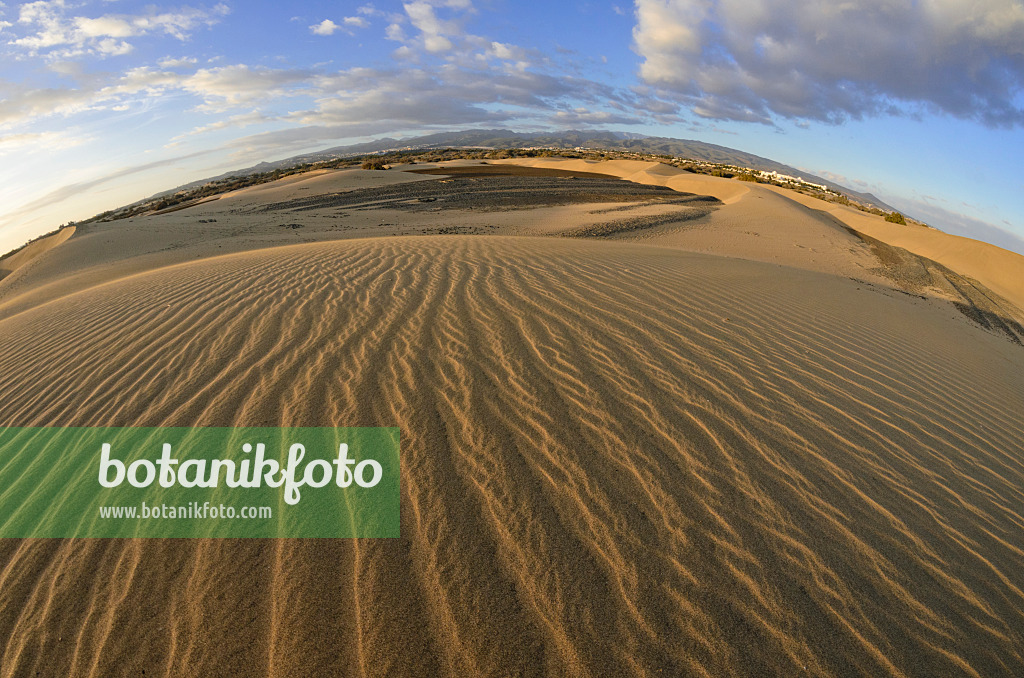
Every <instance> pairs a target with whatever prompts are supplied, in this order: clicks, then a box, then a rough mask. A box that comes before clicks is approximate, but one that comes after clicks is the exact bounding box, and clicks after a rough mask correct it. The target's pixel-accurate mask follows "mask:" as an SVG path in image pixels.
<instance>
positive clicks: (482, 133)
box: [154, 129, 897, 212]
mask: <svg viewBox="0 0 1024 678" xmlns="http://www.w3.org/2000/svg"><path fill="white" fill-rule="evenodd" d="M436 148H565V149H573V148H586V149H593V150H607V151H628V152H634V153H646V154H651V155H670V156H673V157H679V158H688V159H691V160H703V161H706V162H714V163H720V164H725V165H737V166H739V167H749V168H751V169H757V170H764V171H767V172H778V173H779V174H787V175H790V176H798V177H802V178H803V179H805V180H807V181H809V182H812V183H816V184H822V185H825V186H828V187H829V188H832V189H834V190H836V191H839V192H840V193H844V194H846V195H847V196H849V197H851V198H854V199H855V200H857V201H859V202H862V203H866V204H868V205H873V206H875V207H879V208H881V209H884V210H886V211H889V212H894V211H897V210H896V209H895V208H894V207H891V206H890V205H887V204H885V203H884V202H882V201H881V200H879V199H878V198H876V197H875V196H873V195H871V194H870V193H860V192H858V191H854V190H853V189H851V188H848V187H846V186H842V185H840V184H837V183H835V182H833V181H829V180H827V179H823V178H822V177H818V176H815V175H813V174H808V173H807V172H802V171H800V170H798V169H796V168H794V167H790V166H789V165H784V164H782V163H780V162H775V161H774V160H770V159H768V158H762V157H761V156H759V155H754V154H752V153H746V152H744V151H738V150H736V149H735V148H728V147H726V146H718V145H717V144H709V143H706V142H703V141H696V140H693V139H672V138H669V137H650V136H645V135H643V134H631V133H627V132H609V131H603V130H593V131H580V130H566V131H562V132H513V131H512V130H507V129H490V130H463V131H459V132H439V133H437V134H428V135H425V136H419V137H411V138H408V139H393V138H390V137H385V138H383V139H376V140H374V141H368V142H365V143H361V144H352V145H349V146H336V147H334V148H328V149H325V150H323V151H317V152H314V153H303V154H301V155H295V156H292V157H290V158H286V159H284V160H279V161H277V162H270V163H268V162H261V163H260V164H258V165H254V166H252V167H247V168H245V169H240V170H236V171H233V172H227V173H225V174H222V175H220V176H217V177H210V178H209V179H204V180H203V181H197V182H193V183H191V184H187V185H185V186H179V187H178V188H177V189H175V191H178V190H183V189H190V188H195V187H198V186H201V185H202V184H204V183H207V182H209V181H214V180H219V179H226V178H229V177H234V176H245V175H247V174H254V173H257V172H269V171H272V170H275V169H283V168H286V167H294V166H295V165H300V164H303V163H314V162H323V161H325V160H336V159H339V158H345V157H349V156H356V155H366V154H369V153H384V152H389V151H404V150H419V149H424V150H428V149H436ZM170 192H172V191H168V193H170ZM154 197H158V196H154Z"/></svg>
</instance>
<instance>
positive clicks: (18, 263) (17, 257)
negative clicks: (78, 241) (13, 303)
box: [0, 226, 75, 280]
mask: <svg viewBox="0 0 1024 678" xmlns="http://www.w3.org/2000/svg"><path fill="white" fill-rule="evenodd" d="M74 234H75V227H74V226H65V227H64V228H62V229H60V230H59V231H57V232H56V233H54V234H52V235H48V236H45V237H42V238H39V239H37V240H34V241H33V242H30V243H29V244H28V245H26V246H25V247H22V248H21V249H18V250H15V251H14V252H11V253H10V254H6V255H4V256H3V257H2V258H0V280H3V279H4V278H6V277H7V276H9V275H10V274H11V273H14V272H15V271H17V270H18V269H19V268H21V267H23V266H25V265H26V264H28V263H30V262H31V261H32V260H33V259H36V258H37V257H39V256H40V255H42V254H45V253H47V252H49V251H50V250H51V249H53V248H54V247H56V246H57V245H60V244H61V243H63V242H65V241H66V240H67V239H68V238H70V237H71V236H73V235H74Z"/></svg>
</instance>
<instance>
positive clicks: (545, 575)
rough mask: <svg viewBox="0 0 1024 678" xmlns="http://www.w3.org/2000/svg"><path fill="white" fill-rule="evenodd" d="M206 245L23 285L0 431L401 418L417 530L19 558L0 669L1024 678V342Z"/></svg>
mask: <svg viewBox="0 0 1024 678" xmlns="http://www.w3.org/2000/svg"><path fill="white" fill-rule="evenodd" d="M279 197H280V196H279V195H278V196H276V198H279ZM740 202H742V199H741V200H740ZM728 208H729V205H726V207H723V208H722V210H723V211H725V210H727V209H728ZM574 209H579V208H574ZM187 213H188V211H185V212H181V213H177V215H176V216H175V217H174V218H176V219H182V218H184V217H183V216H182V215H185V214H187ZM728 214H735V213H726V215H728ZM517 215H518V216H517V218H519V219H529V218H530V217H529V213H522V212H519V213H517ZM221 219H227V217H223V216H222V217H221ZM168 223H170V222H168ZM218 223H219V224H220V223H221V222H220V221H218ZM222 225H223V224H222ZM125 228H128V227H125ZM86 237H88V234H82V233H80V234H79V235H76V237H75V238H72V239H71V240H69V241H68V242H67V243H65V244H64V245H62V246H61V248H63V249H64V253H65V255H66V256H70V255H69V254H68V253H70V252H72V251H73V250H71V248H72V247H74V246H75V243H76V242H82V243H84V245H82V246H83V247H84V246H85V245H88V244H89V241H88V240H84V238H86ZM96 237H98V236H96ZM843 237H845V236H843ZM835 238H837V239H838V238H840V236H839V235H836V236H835ZM79 239H82V240H79ZM225 242H227V241H225ZM261 242H262V241H261ZM837 242H838V240H837ZM851 242H855V241H851ZM236 245H237V243H236ZM847 245H849V243H847V242H846V241H843V245H842V246H843V247H846V246H847ZM850 247H853V245H850ZM61 248H57V249H54V250H53V252H52V253H51V255H55V254H56V253H57V252H58V250H59V249H61ZM235 249H239V250H243V249H244V248H242V247H241V246H240V245H239V246H237V247H235ZM189 251H190V252H191V250H189ZM837 251H838V250H837ZM856 251H857V253H858V254H856V256H861V255H862V254H863V253H864V251H866V250H863V249H857V250H856ZM213 254H216V251H206V252H205V255H204V256H201V257H199V258H194V257H192V256H191V254H189V255H188V256H187V257H185V256H182V257H178V260H175V259H174V257H173V256H170V255H167V256H165V258H164V259H162V260H160V261H163V262H164V264H165V265H163V266H150V267H149V268H148V270H147V269H146V268H145V267H143V266H141V265H138V261H139V260H138V259H137V258H136V259H135V260H133V261H135V263H134V264H131V265H129V264H127V263H121V264H118V263H111V264H107V265H106V266H105V269H104V270H105V271H106V272H105V273H104V274H103V275H99V274H95V273H88V272H86V273H80V274H78V275H79V277H78V278H76V280H79V281H82V280H91V281H93V283H94V284H92V285H91V286H86V285H84V284H83V286H82V287H83V288H82V289H80V290H72V289H67V288H66V287H59V285H58V283H57V282H54V280H55V278H52V277H51V278H48V279H46V278H45V276H44V275H43V274H44V273H45V271H46V262H42V261H41V262H40V263H39V264H38V270H37V271H36V273H35V274H36V275H38V276H43V277H41V278H39V279H40V280H44V279H45V280H49V282H47V283H46V284H45V285H44V284H43V283H39V289H42V288H44V287H45V288H46V289H49V290H50V291H49V292H47V293H46V294H43V292H39V293H38V294H36V296H32V293H31V292H32V290H31V289H29V283H30V282H31V281H32V278H31V277H30V276H29V274H30V273H32V272H31V271H29V272H27V273H26V272H22V273H21V274H20V276H19V279H20V280H22V287H20V288H19V294H21V295H22V296H21V297H20V298H21V299H22V301H21V302H18V300H17V299H14V300H13V301H12V298H7V299H6V300H4V299H3V298H0V302H2V303H5V304H6V306H4V305H2V304H0V311H6V314H5V315H4V317H3V319H2V320H0V345H2V347H3V349H2V352H0V394H2V397H0V423H3V424H5V425H17V426H42V425H46V426H57V425H97V426H98V425H106V426H131V425H146V426H230V425H301V426H318V425H319V426H384V425H387V426H399V427H400V428H401V432H402V455H403V470H402V488H403V490H402V534H403V536H402V538H401V539H397V540H278V541H273V540H249V541H243V540H10V539H8V540H0V667H2V669H0V676H4V677H6V676H33V675H36V673H37V672H39V675H47V676H55V675H75V676H97V677H99V676H116V675H133V676H134V675H141V672H142V671H143V670H144V671H145V674H146V675H147V676H150V675H158V676H213V675H241V676H264V675H270V676H282V677H283V676H288V677H291V676H325V675H354V676H364V675H365V676H376V675H415V676H436V675H452V676H463V675H508V676H522V675H548V676H563V675H581V676H585V675H593V676H619V675H666V676H676V675H680V676H688V675H693V676H722V675H735V676H767V675H782V676H797V675H809V676H846V675H906V676H946V675H950V676H951V675H970V676H1000V675H1007V676H1009V675H1021V674H1024V444H1022V440H1024V423H1022V418H1021V413H1022V412H1024V349H1022V348H1021V347H1020V346H1018V345H1015V344H1014V343H1012V342H1011V341H1009V340H1008V339H1007V338H1006V337H1003V336H999V335H997V334H994V333H991V332H988V331H985V330H984V329H983V328H981V327H979V326H977V325H976V324H973V323H971V322H970V321H969V320H967V319H966V318H965V317H964V316H963V315H962V314H960V313H958V312H957V311H956V310H955V309H953V307H952V306H951V305H950V304H948V303H945V302H942V301H940V300H939V301H937V300H934V299H922V298H919V297H918V296H910V295H908V294H904V293H901V292H899V291H897V290H895V289H893V288H886V287H884V286H882V285H880V284H879V283H878V282H865V281H864V280H851V279H850V278H848V277H844V276H842V275H835V274H830V273H826V272H821V271H817V270H802V269H800V268H797V267H793V266H780V265H779V264H776V263H766V262H758V261H749V260H746V259H740V258H736V257H725V256H715V255H711V254H700V253H694V252H686V251H682V250H681V249H679V247H678V243H676V245H674V246H671V247H669V246H665V245H658V244H645V243H643V242H631V241H623V240H588V239H581V240H574V239H564V238H550V237H533V236H529V235H518V236H501V235H498V236H429V235H418V236H381V237H373V238H355V239H343V240H337V241H331V242H323V241H319V242H310V243H303V244H295V245H282V244H278V245H277V246H274V247H270V248H265V249H258V250H252V249H249V250H248V251H235V252H233V253H230V254H224V255H222V256H211V255H213ZM850 256H851V257H854V256H855V255H854V254H853V253H851V254H850ZM192 259H194V260H192ZM142 261H151V259H145V258H143V259H142ZM119 266H120V267H121V269H118V267H119ZM851 266H853V264H851ZM810 268H812V269H813V268H814V267H813V266H811V267H810ZM140 269H142V270H140ZM117 270H125V271H128V272H129V273H130V274H125V275H122V276H118V275H115V273H116V271H117ZM111 271H114V272H115V273H112V272H111ZM87 274H88V275H87ZM865 275H867V274H865ZM82 276H85V277H82ZM88 276H92V277H88ZM47 285H49V287H47ZM55 285H57V286H58V288H59V289H57V288H55V287H54V286H55ZM54 289H57V291H54ZM0 291H2V290H0ZM26 294H27V295H28V296H27V297H25V296H24V295H26ZM40 295H41V296H40ZM26 298H27V299H30V300H32V301H31V303H29V302H26V301H24V299H26ZM15 302H18V303H15ZM19 304H20V305H19Z"/></svg>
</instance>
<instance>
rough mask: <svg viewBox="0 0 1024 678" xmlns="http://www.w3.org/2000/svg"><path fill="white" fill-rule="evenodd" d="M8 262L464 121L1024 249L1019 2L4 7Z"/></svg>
mask: <svg viewBox="0 0 1024 678" xmlns="http://www.w3.org/2000/svg"><path fill="white" fill-rule="evenodd" d="M0 54H2V56H0V252H5V251H7V250H9V249H11V248H13V247H17V246H19V245H21V244H23V243H24V242H25V241H27V240H28V239H30V238H32V237H35V236H38V235H40V234H42V233H45V232H48V231H51V230H53V229H55V228H57V227H58V226H60V225H62V224H63V223H65V222H68V221H73V220H80V219H84V218H88V217H90V216H93V215H95V214H97V213H99V212H102V211H105V210H108V209H113V208H116V207H120V206H122V205H125V204H129V203H131V202H134V201H136V200H139V199H142V198H145V197H148V196H150V195H152V194H154V193H157V192H160V191H163V190H167V189H170V188H173V187H175V186H178V185H181V184H184V183H187V182H190V181H194V180H197V179H202V178H205V177H209V176H213V175H216V174H219V173H221V172H224V171H228V170H232V169H239V168H242V167H247V166H250V165H253V164H256V163H258V162H260V161H273V160H278V159H281V158H286V157H289V156H292V155H296V154H299V153H303V152H308V151H314V150H320V149H323V148H328V147H331V146H337V145H342V144H348V143H356V142H361V141H366V140H369V139H373V138H378V137H383V136H392V137H402V136H412V135H417V134H423V133H431V132H437V131H444V130H457V129H470V128H485V129H495V128H501V129H514V130H517V131H540V130H564V129H605V130H616V131H625V132H634V133H641V134H649V135H656V136H668V137H675V138H682V139H698V140H701V141H706V142H710V143H716V144H720V145H723V146H729V147H731V148H736V149H739V150H743V151H747V152H750V153H755V154H757V155H761V156H765V157H768V158H771V159H773V160H776V161H779V162H782V163H786V164H788V165H792V166H794V167H797V168H799V169H801V170H803V171H806V172H810V173H813V174H817V175H819V176H822V177H825V178H828V179H831V180H833V181H836V182H838V183H841V184H843V185H846V186H848V187H850V188H853V189H855V190H859V191H869V192H872V193H874V194H875V195H877V196H878V197H879V198H881V199H882V200H884V201H886V202H887V203H889V204H891V205H893V206H894V207H896V208H898V209H900V210H902V211H903V212H905V213H906V214H908V215H910V216H913V217H915V218H918V219H921V220H923V221H925V222H927V223H929V224H931V225H932V226H935V227H937V228H941V229H942V230H945V231H947V232H950V233H955V234H958V235H966V236H968V237H972V238H976V239H980V240H985V241H988V242H992V243H995V244H998V245H1000V246H1002V247H1006V248H1009V249H1014V250H1016V251H1019V252H1021V253H1024V162H1022V160H1021V158H1022V155H1024V2H1022V1H1020V0H973V1H972V2H963V1H961V0H851V1H847V2H835V1H831V0H804V1H801V2H796V1H793V0H635V2H633V3H632V4H630V3H629V2H618V3H616V2H606V3H602V2H576V1H574V0H563V1H559V2H550V1H548V2H535V1H533V0H412V1H409V2H399V1H395V2H391V1H385V0H375V1H373V2H291V3H282V2H276V1H275V2H265V1H263V0H249V1H247V2H237V1H232V0H224V1H223V2H212V3H192V4H165V3H153V2H145V3H143V2H134V1H130V0H42V1H39V2H29V3H15V2H0Z"/></svg>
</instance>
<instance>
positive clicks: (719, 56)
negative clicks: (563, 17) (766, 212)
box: [633, 0, 1024, 126]
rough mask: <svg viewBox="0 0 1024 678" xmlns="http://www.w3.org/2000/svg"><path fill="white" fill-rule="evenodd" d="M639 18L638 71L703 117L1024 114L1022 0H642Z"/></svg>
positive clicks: (1007, 118)
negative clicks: (908, 112)
mask: <svg viewBox="0 0 1024 678" xmlns="http://www.w3.org/2000/svg"><path fill="white" fill-rule="evenodd" d="M636 17H637V24H636V26H635V28H634V31H633V38H634V49H635V50H636V51H637V53H638V54H639V55H640V56H641V57H642V58H643V62H642V64H641V67H640V74H641V76H642V78H643V79H644V80H645V81H646V82H647V83H649V84H651V85H653V86H655V87H657V88H658V89H659V90H661V91H662V92H664V93H667V94H669V95H671V96H673V97H675V98H676V99H677V100H679V101H681V102H684V103H686V104H687V105H689V106H690V107H691V108H692V109H693V111H694V112H695V113H697V114H698V115H701V116H704V117H708V118H715V119H730V120H744V121H756V122H764V123H770V122H772V120H773V119H774V118H777V117H781V118H790V119H804V120H818V121H825V122H833V123H834V122H841V121H842V120H845V119H848V118H862V117H864V116H872V115H880V114H891V113H900V112H903V111H906V110H907V108H908V107H909V108H910V109H912V110H929V111H941V112H944V113H946V114H949V115H952V116H955V117H958V118H962V119H968V120H976V121H980V122H982V123H984V124H986V125H989V126H1014V125H1021V124H1024V108H1022V106H1021V103H1020V94H1021V92H1022V90H1024V47H1022V46H1024V5H1022V4H1021V3H1020V2H1019V0H979V1H978V2H973V3H959V2H953V1H951V0H920V1H918V2H892V1H891V0H851V1H849V2H842V3H835V2H811V3H795V2H791V1H790V0H636Z"/></svg>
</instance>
